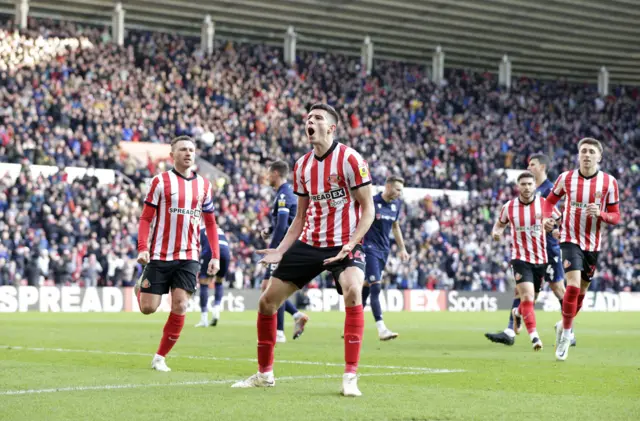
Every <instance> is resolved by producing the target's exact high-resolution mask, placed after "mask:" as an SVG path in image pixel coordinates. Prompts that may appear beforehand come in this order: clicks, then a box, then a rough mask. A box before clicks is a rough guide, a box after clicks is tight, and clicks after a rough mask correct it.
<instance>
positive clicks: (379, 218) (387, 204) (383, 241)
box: [362, 175, 409, 341]
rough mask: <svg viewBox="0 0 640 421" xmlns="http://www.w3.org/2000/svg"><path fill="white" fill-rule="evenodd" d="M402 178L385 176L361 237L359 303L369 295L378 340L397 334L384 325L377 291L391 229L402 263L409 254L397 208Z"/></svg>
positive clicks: (402, 184)
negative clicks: (362, 255)
mask: <svg viewBox="0 0 640 421" xmlns="http://www.w3.org/2000/svg"><path fill="white" fill-rule="evenodd" d="M403 187H404V179H403V178H402V177H399V176H395V175H394V176H391V177H389V178H387V180H386V182H385V184H384V191H383V192H381V193H378V194H377V195H375V196H373V205H374V208H375V219H374V221H373V224H371V228H370V229H369V231H368V232H367V235H365V237H364V251H365V253H366V274H365V279H364V287H363V288H362V306H363V307H364V306H366V305H367V297H368V296H369V294H371V312H372V313H373V318H374V319H375V321H376V327H377V328H378V337H379V338H380V340H381V341H388V340H390V339H395V338H397V337H398V334H397V333H395V332H392V331H391V330H389V329H388V328H387V326H386V325H385V324H384V321H383V320H382V307H380V291H381V289H382V285H381V284H380V282H381V280H382V271H383V269H384V267H385V265H386V264H387V258H388V257H389V251H390V249H391V241H390V240H389V234H390V233H391V230H392V229H393V238H395V240H396V243H397V244H398V249H399V255H400V259H401V260H402V261H403V262H406V261H407V260H409V253H407V249H406V248H405V245H404V240H403V238H402V231H400V222H398V220H399V218H400V207H401V205H402V201H401V200H400V196H401V195H402V188H403Z"/></svg>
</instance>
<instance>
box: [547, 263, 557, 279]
mask: <svg viewBox="0 0 640 421" xmlns="http://www.w3.org/2000/svg"><path fill="white" fill-rule="evenodd" d="M554 274H555V271H554V270H553V266H552V265H547V275H549V279H553V275H554Z"/></svg>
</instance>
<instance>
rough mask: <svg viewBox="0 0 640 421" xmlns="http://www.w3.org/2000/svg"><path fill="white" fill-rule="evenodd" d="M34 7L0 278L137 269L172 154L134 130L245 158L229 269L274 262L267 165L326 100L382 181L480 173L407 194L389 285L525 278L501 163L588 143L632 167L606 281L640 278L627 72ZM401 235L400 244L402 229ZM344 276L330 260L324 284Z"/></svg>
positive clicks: (227, 194) (294, 149)
mask: <svg viewBox="0 0 640 421" xmlns="http://www.w3.org/2000/svg"><path fill="white" fill-rule="evenodd" d="M110 41H111V40H110V36H109V29H108V28H97V27H86V26H79V25H76V24H71V23H61V22H53V21H42V20H38V21H37V20H30V29H29V30H26V31H21V32H19V33H18V32H17V31H14V30H13V27H12V23H11V21H10V20H5V21H2V22H1V23H0V59H1V61H2V63H3V65H2V66H0V162H5V163H20V164H22V165H23V167H22V168H23V169H22V171H21V174H20V176H19V177H18V178H17V180H15V181H14V180H13V179H12V177H10V176H9V175H8V174H7V175H4V177H3V174H0V177H2V178H1V179H0V285H2V284H7V283H20V282H28V283H29V284H38V283H40V282H42V281H43V280H44V279H47V280H49V281H52V282H54V283H56V284H68V283H74V282H82V283H84V284H88V285H94V284H96V283H97V284H99V285H123V284H124V285H127V284H131V282H132V281H133V280H134V279H135V278H136V276H137V274H138V273H139V270H140V268H139V266H138V265H137V264H136V263H135V257H136V249H135V243H136V235H137V218H138V215H139V212H140V203H141V197H142V195H143V193H144V190H145V180H146V179H147V178H148V177H150V176H152V175H154V174H155V173H157V172H158V171H162V170H164V169H166V168H167V163H166V162H162V161H161V162H155V161H151V160H149V161H148V162H146V163H145V165H143V166H141V165H140V164H139V162H138V161H137V160H136V159H134V157H132V156H127V155H126V154H125V153H123V151H122V150H121V148H120V147H119V145H120V143H121V142H154V143H167V142H168V141H169V140H170V139H171V138H172V137H174V136H176V135H182V134H188V135H191V136H194V137H195V138H196V139H197V141H198V145H199V149H200V153H201V156H202V157H203V158H205V159H206V160H207V161H209V162H210V163H212V164H213V165H215V166H217V167H218V168H219V169H221V170H222V171H224V172H225V173H226V174H228V175H229V176H230V180H229V181H228V182H222V180H220V182H216V183H215V184H216V187H217V192H216V197H217V200H218V203H217V209H218V219H219V223H220V225H221V226H222V227H223V228H224V229H225V231H227V233H228V235H229V237H230V240H231V243H232V250H233V252H232V253H233V262H232V265H231V270H230V273H229V276H228V280H229V282H230V284H231V285H232V286H234V287H237V288H246V287H256V286H258V285H259V282H260V280H261V277H262V269H261V266H259V265H256V264H255V263H256V260H257V257H256V255H255V253H254V251H255V249H256V248H260V247H263V246H264V242H263V241H262V240H261V239H260V236H259V235H258V233H259V232H260V230H261V229H262V228H264V227H265V226H266V225H268V224H269V210H270V201H271V197H272V192H271V190H270V189H269V188H268V187H266V186H265V185H264V170H265V168H266V166H267V165H268V163H269V162H270V161H271V160H273V159H285V160H288V161H289V162H291V163H293V162H294V161H295V159H296V158H297V157H299V156H300V155H301V154H302V153H304V152H306V151H307V150H308V147H309V146H308V144H307V142H306V137H305V135H304V129H303V127H304V124H303V121H304V116H305V114H306V110H307V109H308V107H309V105H310V104H312V103H315V102H327V103H329V104H331V105H333V106H335V107H336V108H337V109H338V110H339V112H340V114H341V116H342V124H341V125H340V126H339V130H338V137H339V139H340V140H341V141H342V142H344V143H347V144H349V145H350V146H353V147H355V148H356V149H358V150H359V151H361V152H362V154H363V155H364V156H365V157H366V159H367V160H368V162H369V164H370V167H371V172H372V174H373V177H374V181H375V183H376V184H382V183H383V181H384V179H385V178H386V177H387V176H388V175H390V174H399V175H402V176H404V177H405V179H406V180H407V187H421V188H436V189H452V190H467V191H470V193H471V194H470V200H469V202H468V203H466V204H464V205H460V206H452V205H451V204H450V203H449V202H448V199H447V198H446V197H445V198H441V199H436V198H431V197H425V198H424V199H423V200H421V201H419V202H415V203H412V204H408V205H407V206H405V212H404V214H405V215H404V218H403V222H402V225H403V232H404V236H405V239H406V242H407V248H408V250H409V252H410V253H411V255H412V259H411V263H410V264H407V265H401V264H400V263H399V261H398V260H397V259H396V258H395V256H394V253H392V255H391V257H390V260H389V264H388V267H387V271H386V275H385V280H386V282H387V283H388V287H390V288H446V289H451V288H455V289H465V290H498V291H504V290H506V289H508V288H510V286H509V285H510V284H511V282H512V281H511V280H510V274H509V271H508V270H507V267H508V266H507V261H508V256H509V255H508V238H507V237H505V239H504V241H502V242H500V243H499V244H495V243H492V241H491V239H490V236H489V232H490V229H491V226H492V225H493V221H494V219H495V215H496V211H497V209H499V206H500V205H501V204H502V203H503V202H505V201H507V200H508V199H510V198H511V197H513V195H514V194H515V192H514V190H513V187H512V186H510V185H509V183H507V181H506V176H505V175H504V174H499V173H498V172H497V171H496V170H498V169H501V168H507V169H509V168H516V169H521V168H525V167H526V162H527V159H528V156H529V155H531V154H532V153H536V152H544V153H547V154H548V155H549V156H550V158H551V159H552V162H553V164H552V165H551V168H552V170H551V174H550V175H551V177H552V178H553V177H555V176H557V175H558V174H559V172H560V171H562V170H565V169H568V168H572V167H574V166H575V163H576V161H575V155H576V152H577V151H576V143H577V140H579V139H580V138H581V137H584V136H593V137H596V138H598V139H600V140H602V142H603V144H604V145H605V154H604V160H603V163H602V166H603V169H605V170H606V171H608V172H610V173H611V174H613V175H614V176H615V177H616V178H617V179H618V180H619V184H620V199H621V209H622V214H623V223H622V224H621V225H619V226H618V227H615V228H612V229H607V230H606V234H605V241H604V243H603V244H604V247H603V252H602V253H601V258H600V266H599V272H598V275H597V277H596V279H595V282H594V283H593V288H595V289H599V290H622V289H633V290H640V263H638V262H640V258H639V256H640V228H639V224H640V210H639V209H640V153H639V151H640V124H639V123H640V97H639V91H638V88H630V87H614V88H613V91H612V93H611V94H610V95H608V96H606V97H601V96H599V95H598V93H597V90H596V89H595V87H594V86H592V85H579V84H569V83H565V82H563V81H553V82H549V81H540V80H533V79H529V78H518V79H514V81H513V85H512V87H511V89H510V90H509V91H507V90H505V89H504V88H500V87H499V86H498V84H497V78H496V77H495V75H492V74H489V73H474V72H470V71H465V70H451V71H449V72H448V73H447V75H446V78H445V81H444V82H443V83H442V84H440V85H437V86H436V85H434V84H433V83H432V82H431V81H430V79H429V77H428V74H427V71H426V69H425V66H418V65H410V64H403V63H398V62H386V61H375V63H374V69H373V73H372V75H371V76H365V75H363V74H362V73H361V69H360V67H359V61H358V60H357V59H356V58H353V57H346V56H341V55H333V54H320V53H311V52H304V51H299V52H298V56H297V61H296V65H295V66H293V67H291V68H290V67H288V66H286V65H285V64H284V63H283V61H282V50H281V49H279V48H275V47H268V46H264V45H249V44H239V43H231V42H217V44H216V48H215V49H214V53H213V55H211V56H210V57H207V56H204V55H203V54H202V53H201V52H199V50H198V45H197V41H198V40H197V39H190V38H185V37H180V36H175V35H170V34H162V33H146V32H145V33H143V32H133V31H131V32H129V33H128V34H127V37H126V39H125V45H124V46H122V47H118V46H116V45H114V44H112V43H111V42H110ZM29 164H36V165H54V166H58V167H59V168H61V169H64V168H65V167H68V166H77V167H84V168H90V169H91V168H109V169H114V170H116V172H117V177H116V181H115V182H114V183H111V184H108V185H100V184H99V183H98V180H97V179H96V178H95V177H93V176H91V170H89V172H88V173H89V175H88V176H86V177H84V178H81V179H78V180H76V181H74V182H73V183H69V182H67V181H65V177H66V175H65V173H64V172H63V171H61V172H60V173H58V174H57V175H55V176H50V177H36V178H35V179H33V178H32V177H30V175H29V172H30V170H29ZM394 247H395V246H394ZM331 282H332V280H331V279H328V278H324V277H323V278H320V279H318V281H317V282H316V283H315V285H317V286H326V285H328V284H330V283H331Z"/></svg>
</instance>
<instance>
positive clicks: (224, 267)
mask: <svg viewBox="0 0 640 421" xmlns="http://www.w3.org/2000/svg"><path fill="white" fill-rule="evenodd" d="M210 261H211V255H207V256H200V278H210V277H211V276H209V275H207V267H209V262H210ZM230 261H231V253H230V252H229V247H225V246H220V270H219V271H218V273H216V276H217V277H220V278H224V277H225V276H227V272H228V271H229V262H230Z"/></svg>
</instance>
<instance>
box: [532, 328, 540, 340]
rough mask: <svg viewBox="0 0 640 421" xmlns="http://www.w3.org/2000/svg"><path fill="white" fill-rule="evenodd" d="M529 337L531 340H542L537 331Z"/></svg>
mask: <svg viewBox="0 0 640 421" xmlns="http://www.w3.org/2000/svg"><path fill="white" fill-rule="evenodd" d="M529 337H530V338H531V340H534V339H535V338H538V339H540V336H538V331H537V330H534V331H533V332H531V333H530V334H529Z"/></svg>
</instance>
